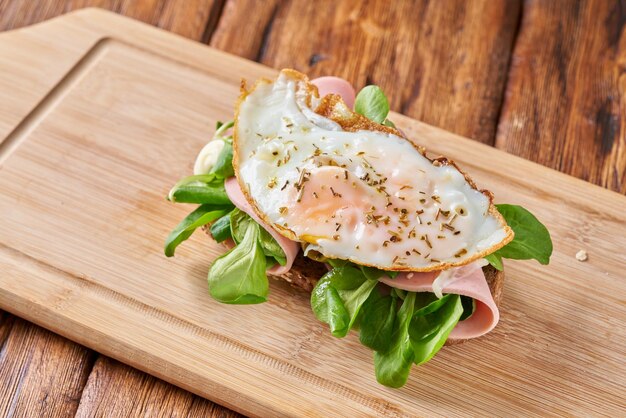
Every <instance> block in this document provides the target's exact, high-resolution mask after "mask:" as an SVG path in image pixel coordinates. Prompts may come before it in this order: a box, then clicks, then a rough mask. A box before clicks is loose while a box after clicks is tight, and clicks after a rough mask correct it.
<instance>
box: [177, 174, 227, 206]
mask: <svg viewBox="0 0 626 418" xmlns="http://www.w3.org/2000/svg"><path fill="white" fill-rule="evenodd" d="M168 199H169V200H171V201H172V202H176V203H200V204H204V203H210V204H213V205H217V204H231V202H230V199H229V198H228V195H227V194H226V190H225V189H224V179H223V178H220V177H218V176H217V175H216V174H214V173H211V174H198V175H193V176H189V177H185V178H184V179H182V180H180V181H179V182H178V183H176V184H175V185H174V187H172V189H171V190H170V192H169V195H168Z"/></svg>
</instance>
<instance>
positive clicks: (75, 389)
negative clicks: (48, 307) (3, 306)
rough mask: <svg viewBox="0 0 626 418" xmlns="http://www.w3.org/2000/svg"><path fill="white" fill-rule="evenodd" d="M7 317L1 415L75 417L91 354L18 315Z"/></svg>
mask: <svg viewBox="0 0 626 418" xmlns="http://www.w3.org/2000/svg"><path fill="white" fill-rule="evenodd" d="M11 321H12V322H13V324H12V326H11V332H10V333H9V334H8V335H6V336H5V337H6V340H5V341H4V344H3V345H1V347H2V350H1V351H0V416H9V417H10V416H16V417H20V416H49V417H71V416H74V413H75V412H76V409H77V407H78V402H79V399H80V394H81V391H82V389H83V386H84V385H85V382H86V380H87V376H88V375H89V372H90V370H91V366H92V363H93V357H94V356H93V353H92V352H91V351H90V350H87V349H86V348H84V347H81V346H80V345H78V344H76V343H73V342H70V341H68V340H66V339H65V338H62V337H59V336H58V335H55V334H53V333H51V332H49V331H46V330H43V329H42V328H39V327H37V326H34V325H32V324H29V323H27V322H25V321H24V320H22V319H17V318H15V317H11ZM1 337H2V326H1V325H0V338H1ZM0 341H1V339H0ZM60 360H62V361H64V362H65V364H63V365H62V366H61V367H60V364H59V361H60Z"/></svg>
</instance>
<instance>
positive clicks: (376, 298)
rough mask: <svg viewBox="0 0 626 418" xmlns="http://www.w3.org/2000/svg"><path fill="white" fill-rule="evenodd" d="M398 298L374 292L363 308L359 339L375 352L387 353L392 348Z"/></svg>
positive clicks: (392, 294) (393, 295) (393, 294)
mask: <svg viewBox="0 0 626 418" xmlns="http://www.w3.org/2000/svg"><path fill="white" fill-rule="evenodd" d="M397 305H398V297H397V296H396V295H395V293H391V294H389V295H387V296H383V295H382V294H381V293H380V292H379V291H378V289H376V290H374V291H372V293H371V294H370V296H369V298H367V300H366V301H365V303H364V304H363V307H362V308H361V318H360V329H359V339H360V340H361V344H363V345H364V346H366V347H369V348H371V349H372V350H374V351H380V352H387V351H389V349H390V348H391V342H392V336H393V330H394V326H395V322H396V316H397V310H398V308H397Z"/></svg>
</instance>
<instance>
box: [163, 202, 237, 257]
mask: <svg viewBox="0 0 626 418" xmlns="http://www.w3.org/2000/svg"><path fill="white" fill-rule="evenodd" d="M231 209H232V206H229V205H212V204H205V205H201V206H199V207H198V208H197V209H196V210H194V211H193V212H191V213H190V214H189V215H187V216H186V217H185V219H183V220H182V221H181V222H180V223H179V224H178V225H176V228H174V229H173V230H172V232H170V234H169V235H168V236H167V238H166V239H165V255H166V256H167V257H172V256H173V255H174V252H175V251H176V247H178V245H179V244H180V243H181V242H183V241H185V240H186V239H188V238H189V237H190V236H191V235H192V234H193V233H194V231H195V230H196V229H198V228H199V227H201V226H204V225H206V224H208V223H211V222H213V221H214V220H216V219H218V218H221V217H222V216H224V215H226V214H227V213H228V212H230V210H231Z"/></svg>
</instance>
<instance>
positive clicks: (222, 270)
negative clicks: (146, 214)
mask: <svg viewBox="0 0 626 418" xmlns="http://www.w3.org/2000/svg"><path fill="white" fill-rule="evenodd" d="M388 112H389V104H388V101H387V99H386V98H385V96H384V94H383V93H382V92H381V91H380V89H379V88H378V87H376V86H368V87H365V88H364V89H363V90H362V91H361V92H360V93H359V94H358V95H357V96H356V100H355V95H354V90H353V89H352V87H351V86H350V85H349V84H348V83H347V82H345V81H343V80H340V79H335V78H328V77H325V78H322V79H318V80H314V81H313V82H309V80H308V79H307V77H306V76H305V75H303V74H301V73H299V72H297V71H294V70H283V71H281V72H280V74H279V76H278V77H277V78H276V80H266V79H262V80H259V81H258V82H256V84H254V86H252V87H250V88H248V87H246V85H245V83H242V88H241V97H240V98H239V101H238V103H237V105H236V108H235V117H234V121H233V122H229V123H226V124H218V127H217V131H216V133H215V136H214V138H213V140H212V141H210V142H209V143H208V144H207V145H206V146H205V147H204V148H203V149H202V151H201V152H200V154H199V156H198V158H197V160H196V164H195V167H194V172H195V173H194V175H193V176H190V177H187V178H185V179H183V180H181V181H180V182H179V183H178V184H176V185H175V186H174V188H173V189H172V190H171V192H170V194H169V200H171V201H172V202H181V203H195V204H200V206H199V207H198V208H197V209H196V210H194V211H193V212H192V213H191V214H190V215H189V216H188V217H187V218H185V219H184V220H183V221H182V222H181V223H180V224H179V225H178V226H177V227H176V228H175V229H174V231H173V232H172V233H171V234H170V236H169V237H168V239H167V242H166V246H165V253H166V255H168V256H172V255H173V254H174V250H175V248H176V246H177V245H178V244H180V242H182V241H184V240H185V239H187V238H188V237H189V236H190V235H191V234H192V233H193V231H194V230H195V229H197V228H199V227H202V228H204V229H205V231H206V232H207V233H209V235H211V236H212V238H213V239H214V240H215V241H217V242H222V243H224V244H225V254H224V255H222V256H221V257H219V258H218V259H216V260H215V261H214V262H213V264H212V266H211V268H210V271H209V275H208V282H209V292H210V294H211V296H213V298H215V299H216V300H218V301H220V302H224V303H234V304H249V303H260V302H264V301H266V300H267V298H268V293H269V283H268V275H271V276H275V277H277V278H280V279H284V280H287V281H288V282H291V283H292V284H293V285H295V286H297V287H300V288H302V289H305V290H307V291H311V308H312V310H313V313H314V314H315V316H316V317H317V318H318V319H319V320H320V321H322V322H325V323H327V324H328V326H329V328H330V332H331V333H332V335H334V336H336V337H344V336H346V334H348V332H349V331H350V330H351V329H355V330H358V333H359V337H360V340H361V342H362V343H363V345H365V346H367V347H369V348H371V349H372V350H374V364H375V370H376V378H377V379H378V381H379V382H380V383H382V384H384V385H387V386H392V387H399V386H402V385H403V384H404V383H405V382H406V380H407V377H408V374H409V370H410V368H411V366H412V365H413V364H422V363H425V362H427V361H428V360H430V359H431V358H432V357H433V356H434V355H435V354H436V353H437V351H439V349H440V348H441V347H442V346H443V345H444V343H446V341H448V342H455V341H462V340H466V339H470V338H476V337H479V336H481V335H484V334H486V333H488V332H489V331H491V330H492V329H493V328H494V327H495V326H496V324H497V322H498V319H499V312H498V304H499V301H500V298H501V291H502V282H503V273H502V258H513V259H531V258H534V259H536V260H538V261H539V262H540V263H542V264H547V263H548V261H549V257H550V254H551V253H552V243H551V241H550V236H549V234H548V231H547V230H546V228H545V227H544V226H543V225H542V224H541V223H540V222H539V221H538V220H537V219H536V218H535V217H534V216H533V215H532V214H530V213H529V212H528V211H527V210H525V209H523V208H521V207H520V206H514V205H494V203H493V196H492V194H491V193H490V192H489V191H486V190H480V189H478V188H477V186H476V184H475V183H474V182H473V181H472V179H471V178H470V177H469V176H468V175H467V174H466V173H465V172H463V171H462V170H461V169H460V168H459V167H458V166H457V165H456V164H455V163H454V162H453V161H451V160H449V159H447V158H445V157H437V158H432V157H429V156H428V155H427V153H426V150H425V149H424V148H423V147H421V146H420V145H419V138H413V141H414V142H412V141H411V140H409V139H408V138H406V136H405V135H404V134H403V132H402V131H400V130H399V129H397V128H395V127H394V124H393V123H392V122H391V121H389V120H388V119H387V114H388Z"/></svg>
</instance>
